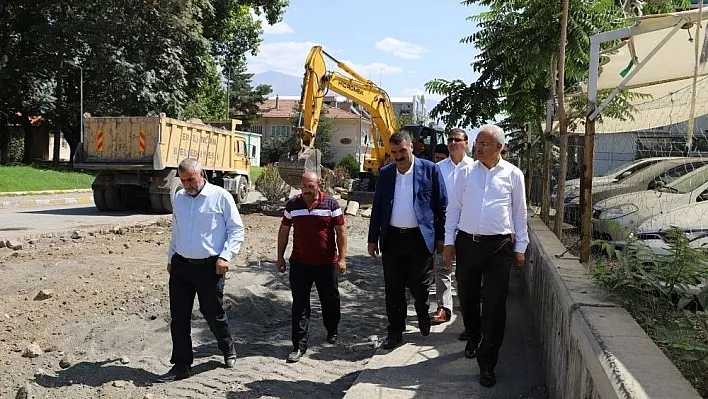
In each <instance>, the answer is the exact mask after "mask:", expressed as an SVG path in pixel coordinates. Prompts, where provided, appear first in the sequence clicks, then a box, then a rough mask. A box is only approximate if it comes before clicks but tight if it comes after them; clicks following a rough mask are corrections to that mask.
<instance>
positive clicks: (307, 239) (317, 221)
mask: <svg viewBox="0 0 708 399" xmlns="http://www.w3.org/2000/svg"><path fill="white" fill-rule="evenodd" d="M282 224H284V225H286V226H293V227H294V230H295V231H294V232H293V251H292V253H291V254H290V257H291V258H292V259H295V260H297V261H299V262H302V263H305V264H308V265H332V264H334V263H336V262H337V257H338V255H337V241H336V239H335V234H334V226H338V225H343V224H344V215H343V214H342V208H341V207H340V206H339V202H337V200H335V199H334V198H332V197H331V196H329V195H327V194H325V193H320V197H319V198H318V200H317V201H316V202H315V203H314V204H313V206H312V209H308V207H307V204H306V203H305V200H303V199H302V195H300V194H298V195H297V196H295V197H293V198H291V199H290V200H289V201H288V203H287V204H286V205H285V214H284V215H283V221H282Z"/></svg>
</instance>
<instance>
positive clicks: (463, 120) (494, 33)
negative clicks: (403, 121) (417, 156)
mask: <svg viewBox="0 0 708 399" xmlns="http://www.w3.org/2000/svg"><path fill="white" fill-rule="evenodd" d="M462 3H463V4H465V5H472V4H479V5H482V6H485V7H487V8H488V10H487V11H485V12H482V13H480V14H479V15H473V16H470V17H469V18H468V20H469V21H471V22H474V23H475V24H476V25H477V27H478V30H477V31H476V32H475V33H473V34H472V35H469V36H467V37H464V38H462V39H461V42H462V43H470V44H474V45H475V46H476V47H477V49H478V50H479V54H478V55H477V56H476V57H475V59H474V62H473V63H472V69H473V71H474V72H475V73H476V74H478V75H479V77H478V78H477V80H476V81H474V82H472V83H469V84H467V83H465V82H464V81H462V80H459V79H458V80H446V79H434V80H432V81H430V82H428V83H427V84H426V89H427V91H428V92H430V93H434V94H442V95H444V96H445V98H444V99H443V100H442V101H440V102H439V103H438V105H437V106H436V107H435V108H433V110H432V111H431V116H432V117H433V118H440V119H441V120H442V121H443V122H444V123H445V124H446V125H447V126H448V127H452V126H455V125H458V124H459V125H463V126H475V125H479V124H481V123H484V122H486V121H489V120H496V119H498V117H499V116H500V115H501V116H502V118H503V119H502V120H501V121H498V122H500V125H502V126H503V127H505V128H507V129H509V130H523V127H524V125H525V124H526V123H529V122H531V123H539V124H540V123H541V121H543V120H545V115H546V101H547V99H548V93H549V81H550V79H549V77H550V74H551V71H552V70H554V69H555V68H553V69H552V68H551V57H552V56H555V59H558V57H557V53H558V51H559V35H560V24H561V11H562V10H561V6H562V2H561V1H548V0H513V1H508V0H465V1H463V2H462ZM649 3H651V4H648V5H646V6H645V7H644V13H656V12H663V11H667V10H673V9H675V7H685V6H686V5H687V2H686V1H685V0H671V1H665V2H663V3H660V4H655V3H657V2H649ZM623 17H624V14H623V12H622V9H621V7H620V2H619V1H612V0H589V1H571V2H570V9H569V18H568V37H567V41H566V54H567V56H566V65H565V82H564V84H565V88H566V91H568V92H573V91H579V85H580V83H581V82H583V81H584V80H585V79H586V77H587V71H588V66H589V65H588V64H589V54H588V48H589V45H590V36H591V35H593V34H595V33H599V32H602V31H607V30H611V29H616V28H619V27H621V26H623V25H626V24H627V22H626V21H625V20H624V19H623ZM611 45H612V43H607V44H605V46H607V47H609V46H611ZM628 99H631V97H627V93H623V96H620V97H618V99H617V100H616V101H617V102H616V103H615V107H616V108H615V111H614V112H616V115H619V116H622V117H625V118H626V117H630V115H629V114H631V112H628V110H629V111H631V108H629V109H628V108H626V107H624V108H623V106H625V105H627V104H628V102H627V100H628ZM574 105H576V106H580V105H581V104H578V103H577V101H576V102H575V103H574ZM576 116H577V114H576Z"/></svg>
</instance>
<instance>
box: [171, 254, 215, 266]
mask: <svg viewBox="0 0 708 399" xmlns="http://www.w3.org/2000/svg"><path fill="white" fill-rule="evenodd" d="M177 256H179V257H180V258H182V259H184V260H186V261H187V263H192V264H195V265H203V264H205V263H213V262H216V260H217V259H218V258H219V255H214V256H210V257H208V258H202V259H190V258H185V257H184V256H182V255H180V254H177Z"/></svg>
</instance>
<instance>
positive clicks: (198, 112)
mask: <svg viewBox="0 0 708 399" xmlns="http://www.w3.org/2000/svg"><path fill="white" fill-rule="evenodd" d="M208 62H209V68H208V71H207V74H206V75H205V76H204V78H203V79H202V81H201V84H200V85H199V91H198V92H197V94H196V95H195V96H194V97H192V98H190V99H189V101H187V104H186V105H185V107H184V114H183V117H184V118H185V119H189V118H199V119H201V120H221V119H224V118H225V117H226V90H225V89H224V87H223V86H222V84H221V75H220V74H219V73H218V71H217V70H216V63H215V62H213V61H212V60H209V61H208Z"/></svg>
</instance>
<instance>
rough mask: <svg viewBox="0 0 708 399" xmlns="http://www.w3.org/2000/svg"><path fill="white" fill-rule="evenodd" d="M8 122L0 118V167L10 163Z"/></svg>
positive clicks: (6, 119)
mask: <svg viewBox="0 0 708 399" xmlns="http://www.w3.org/2000/svg"><path fill="white" fill-rule="evenodd" d="M9 123H10V120H9V119H8V118H5V117H3V118H0V165H7V164H9V163H10V127H9Z"/></svg>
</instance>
